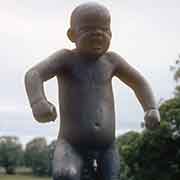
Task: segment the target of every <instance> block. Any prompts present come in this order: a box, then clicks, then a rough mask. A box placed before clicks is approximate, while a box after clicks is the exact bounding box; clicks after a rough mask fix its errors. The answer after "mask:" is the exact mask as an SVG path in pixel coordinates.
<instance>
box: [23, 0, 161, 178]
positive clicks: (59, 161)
mask: <svg viewBox="0 0 180 180" xmlns="http://www.w3.org/2000/svg"><path fill="white" fill-rule="evenodd" d="M110 21H111V20H110V13H109V11H108V10H107V9H106V8H105V7H104V6H102V5H99V4H97V3H85V4H82V5H80V6H78V7H77V8H75V10H74V11H73V12H72V15H71V25H70V28H69V30H68V32H67V35H68V38H69V39H70V40H71V41H72V42H74V43H75V45H76V48H75V49H73V50H67V49H63V50H59V51H57V52H56V53H54V54H53V55H52V56H50V57H48V58H47V59H46V60H45V61H43V62H41V63H39V64H38V65H36V66H35V67H33V68H31V69H30V70H29V71H28V72H27V73H26V77H25V85H26V90H27V94H28V97H29V101H30V105H31V108H32V111H33V115H34V117H35V119H36V120H37V121H39V122H49V121H54V120H55V119H56V110H55V107H54V106H53V104H51V103H50V102H48V100H47V99H46V97H45V94H44V90H43V82H44V81H47V80H49V79H51V78H52V77H54V76H56V77H57V79H58V85H59V103H60V116H61V125H60V132H59V136H58V140H57V145H56V150H55V153H54V160H53V178H54V180H61V179H68V180H80V178H81V176H82V169H83V167H84V166H85V165H86V164H87V163H86V162H87V161H89V164H91V166H89V167H88V168H89V169H88V170H89V171H91V170H93V169H92V166H93V163H94V162H96V172H97V174H98V176H99V177H100V178H102V179H104V180H112V179H114V180H116V179H117V178H118V173H119V155H118V151H117V149H116V146H115V143H114V142H115V113H114V99H113V92H112V84H111V81H112V77H113V76H117V77H118V78H119V79H120V80H121V81H123V82H124V83H125V84H127V85H128V86H129V87H130V88H132V89H133V90H134V92H135V94H136V96H137V98H138V100H139V101H140V103H141V105H142V107H143V109H144V111H145V125H146V127H147V128H150V129H153V128H156V127H157V126H158V125H159V120H160V117H159V112H158V110H157V107H156V103H155V100H154V97H153V93H152V91H151V88H150V87H149V85H148V83H147V82H146V80H145V79H144V78H143V77H142V75H141V74H140V73H138V72H137V71H136V70H135V69H134V68H133V67H131V66H130V65H129V64H128V63H127V62H126V61H125V60H124V59H123V58H122V57H121V56H119V55H118V54H116V53H114V52H107V50H108V48H109V44H110V41H111V28H110Z"/></svg>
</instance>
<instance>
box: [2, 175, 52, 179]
mask: <svg viewBox="0 0 180 180" xmlns="http://www.w3.org/2000/svg"><path fill="white" fill-rule="evenodd" d="M0 180H52V178H47V177H43V178H39V177H34V176H31V175H28V176H27V175H12V176H9V175H0Z"/></svg>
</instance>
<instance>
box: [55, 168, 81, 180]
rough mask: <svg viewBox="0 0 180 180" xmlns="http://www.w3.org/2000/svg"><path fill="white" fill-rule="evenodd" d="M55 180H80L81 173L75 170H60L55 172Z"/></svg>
mask: <svg viewBox="0 0 180 180" xmlns="http://www.w3.org/2000/svg"><path fill="white" fill-rule="evenodd" d="M53 179H54V180H79V179H80V173H79V172H78V171H77V170H76V169H75V168H74V167H69V168H62V169H60V170H54V172H53Z"/></svg>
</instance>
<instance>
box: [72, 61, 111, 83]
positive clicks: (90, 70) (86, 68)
mask: <svg viewBox="0 0 180 180" xmlns="http://www.w3.org/2000/svg"><path fill="white" fill-rule="evenodd" d="M70 74H71V78H72V79H73V80H74V81H76V82H79V83H93V84H99V83H104V82H107V81H109V80H110V79H111V74H112V73H111V68H110V67H109V66H108V64H105V63H100V62H96V63H80V64H75V65H73V66H72V68H71V72H70Z"/></svg>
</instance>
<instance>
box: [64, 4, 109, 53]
mask: <svg viewBox="0 0 180 180" xmlns="http://www.w3.org/2000/svg"><path fill="white" fill-rule="evenodd" d="M110 23H111V16H110V13H109V11H108V9H107V8H106V7H104V6H102V5H100V4H98V3H95V2H91V3H85V4H82V5H80V6H78V7H76V8H75V9H74V11H73V12H72V14H71V23H70V28H69V29H68V32H67V35H68V37H69V39H70V40H71V41H72V42H74V43H75V44H76V49H77V50H78V51H79V52H80V53H82V54H88V55H94V56H100V55H102V54H104V53H105V52H106V51H107V50H108V48H109V45H110V41H111V28H110Z"/></svg>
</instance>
